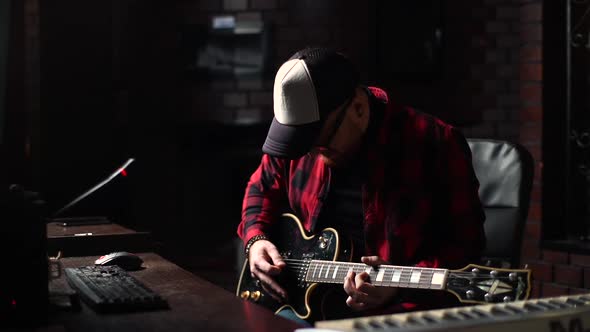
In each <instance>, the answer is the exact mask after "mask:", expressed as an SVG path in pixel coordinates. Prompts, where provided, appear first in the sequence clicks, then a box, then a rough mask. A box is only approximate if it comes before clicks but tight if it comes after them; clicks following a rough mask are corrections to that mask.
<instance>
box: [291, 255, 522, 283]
mask: <svg viewBox="0 0 590 332" xmlns="http://www.w3.org/2000/svg"><path fill="white" fill-rule="evenodd" d="M283 260H284V261H287V262H289V264H287V266H289V267H294V268H304V267H308V268H309V267H311V266H312V264H311V262H310V261H308V260H300V259H292V258H286V259H283ZM329 262H330V264H334V265H336V266H347V267H352V268H353V270H354V269H355V268H356V269H361V270H362V272H364V271H366V268H367V267H368V266H369V265H363V264H362V263H346V262H334V261H329ZM339 263H341V264H339ZM315 264H318V265H320V264H321V263H317V261H315ZM389 269H391V268H389ZM393 269H397V270H402V272H401V275H400V279H401V278H408V279H409V278H411V276H407V274H408V272H411V270H413V268H412V267H400V268H395V267H394V268H393ZM419 269H422V271H421V272H422V273H432V274H434V272H435V270H434V269H429V268H422V267H420V268H419ZM404 270H405V272H406V273H404ZM347 272H348V271H347ZM449 272H450V274H451V275H452V276H458V277H471V279H481V280H486V279H490V278H492V279H499V280H506V279H510V277H509V276H496V277H490V276H485V275H474V274H473V273H472V272H451V271H449ZM410 274H411V273H410ZM337 275H340V274H339V273H337Z"/></svg>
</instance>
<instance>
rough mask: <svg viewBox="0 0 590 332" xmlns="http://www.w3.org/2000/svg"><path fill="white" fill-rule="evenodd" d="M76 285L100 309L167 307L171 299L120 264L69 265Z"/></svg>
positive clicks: (71, 281) (68, 274) (68, 272)
mask: <svg viewBox="0 0 590 332" xmlns="http://www.w3.org/2000/svg"><path fill="white" fill-rule="evenodd" d="M64 271H65V275H66V279H67V280H68V283H69V284H70V286H72V288H74V289H75V290H77V291H78V293H79V294H80V297H81V298H82V300H83V301H84V302H86V303H87V304H88V305H90V306H91V307H93V308H94V309H95V310H96V311H99V312H126V311H143V310H154V309H165V308H167V307H168V304H167V302H166V301H165V300H164V299H162V297H161V296H160V295H158V294H157V293H155V292H154V291H152V290H151V289H150V288H148V287H147V286H145V285H144V284H142V283H141V282H140V281H139V280H137V279H136V278H135V277H133V276H132V275H130V274H129V273H128V272H127V271H125V270H123V269H122V268H120V267H119V266H117V265H111V266H101V265H92V266H84V267H78V268H65V269H64Z"/></svg>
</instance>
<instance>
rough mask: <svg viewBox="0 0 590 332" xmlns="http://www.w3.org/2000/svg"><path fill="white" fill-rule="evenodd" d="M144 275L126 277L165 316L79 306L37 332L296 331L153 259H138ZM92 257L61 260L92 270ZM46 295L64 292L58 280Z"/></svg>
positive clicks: (288, 323)
mask: <svg viewBox="0 0 590 332" xmlns="http://www.w3.org/2000/svg"><path fill="white" fill-rule="evenodd" d="M139 256H140V257H141V258H143V260H144V263H143V266H144V267H145V269H144V270H141V271H134V272H130V273H131V274H132V275H133V276H135V277H136V278H137V279H139V280H140V281H142V282H143V283H145V284H146V285H147V286H148V287H150V288H151V289H153V290H154V291H156V292H158V293H159V294H160V295H161V296H162V297H163V298H165V299H166V300H167V301H168V304H169V305H170V309H169V310H162V311H150V312H140V313H128V314H98V313H96V312H95V311H93V310H92V309H91V308H89V307H87V306H86V305H85V304H84V303H82V308H81V310H80V311H78V312H59V313H57V314H53V315H51V316H50V318H49V324H48V326H47V327H44V328H42V329H41V330H42V331H83V332H90V331H101V332H102V331H175V332H177V331H256V332H266V331H269V332H270V331H274V332H277V331H293V330H295V329H297V328H300V327H302V326H300V325H298V324H297V323H295V322H292V321H290V320H287V319H284V318H282V317H279V316H275V315H274V314H273V313H272V312H270V311H269V310H267V309H265V308H262V307H261V306H258V305H256V304H253V303H250V302H247V301H243V300H241V299H239V298H237V297H236V296H235V294H233V293H230V292H228V291H227V290H225V289H223V288H221V287H218V286H216V285H214V284H212V283H210V282H208V281H206V280H204V279H201V278H199V277H197V276H195V275H193V274H191V273H189V272H188V271H186V270H183V269H182V268H180V267H179V266H177V265H175V264H173V263H171V262H169V261H167V260H165V259H164V258H162V257H160V256H159V255H157V254H154V253H145V254H139ZM96 258H97V257H96V256H90V257H71V258H64V259H61V262H62V265H63V267H77V266H84V265H89V264H92V263H93V261H94V260H95V259H96ZM50 286H51V287H50V289H55V288H57V289H60V288H62V289H63V288H64V287H66V288H69V286H68V285H67V281H66V280H65V278H64V277H63V275H62V277H61V278H59V279H56V280H54V281H52V282H51V284H50Z"/></svg>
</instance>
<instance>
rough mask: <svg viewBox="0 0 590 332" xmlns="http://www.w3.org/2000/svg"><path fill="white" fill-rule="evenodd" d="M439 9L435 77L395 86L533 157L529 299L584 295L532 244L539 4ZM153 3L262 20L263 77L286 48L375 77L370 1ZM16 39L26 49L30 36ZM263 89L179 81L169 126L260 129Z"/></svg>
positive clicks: (580, 269) (266, 88)
mask: <svg viewBox="0 0 590 332" xmlns="http://www.w3.org/2000/svg"><path fill="white" fill-rule="evenodd" d="M27 3H29V4H35V3H36V1H28V2H27ZM444 3H445V8H444V10H443V12H444V18H443V21H444V28H445V34H446V35H445V38H446V39H445V40H446V42H447V44H446V49H445V55H444V57H443V76H444V77H443V78H442V79H439V80H433V81H431V82H423V83H421V84H420V83H414V84H411V85H407V86H404V87H400V89H401V90H402V91H403V92H404V93H405V92H407V93H408V95H409V96H411V98H414V100H416V101H418V100H419V99H422V100H425V99H429V98H424V96H428V97H430V96H433V98H431V99H432V103H433V104H436V105H437V106H440V107H439V108H440V109H441V110H440V115H443V116H444V117H446V118H448V119H451V120H453V121H454V122H457V123H461V122H463V123H464V125H462V129H464V131H465V133H466V135H467V136H470V137H490V138H499V139H508V140H513V141H516V142H519V143H521V144H522V145H524V146H525V147H526V148H527V149H529V151H531V153H532V154H533V156H534V158H535V179H534V184H533V193H532V201H531V206H530V211H529V215H528V216H529V217H528V220H527V223H526V229H525V234H524V240H523V245H522V250H521V257H522V259H521V261H522V264H523V265H524V264H528V266H529V267H530V268H532V269H533V275H534V287H533V296H535V297H537V296H551V295H559V294H567V293H576V292H585V290H586V289H588V288H590V259H589V258H588V256H585V255H579V254H574V253H568V252H560V251H552V250H543V249H541V248H540V245H539V243H540V239H541V231H542V229H541V220H542V213H541V196H542V183H541V174H542V170H543V168H542V167H543V161H544V160H543V156H542V152H541V148H542V141H541V139H542V128H543V107H542V102H541V101H542V87H543V76H542V69H543V68H542V60H543V59H542V26H543V22H542V18H543V16H542V15H543V6H542V3H543V1H542V0H464V1H459V0H457V1H446V2H444ZM160 5H161V6H166V7H167V8H169V7H173V9H174V12H175V13H174V15H173V16H174V17H175V18H176V19H175V20H174V24H204V25H208V24H210V20H211V18H212V17H213V16H214V15H219V14H228V13H229V14H233V15H236V18H238V19H249V18H253V17H254V18H258V17H259V18H262V19H263V20H264V21H267V22H269V23H270V24H271V26H272V43H271V45H272V47H271V54H270V59H271V61H270V63H269V72H271V73H272V72H274V71H275V70H276V69H277V68H278V66H279V65H280V63H281V62H282V61H284V60H285V59H286V58H287V57H288V56H289V55H291V54H292V53H293V52H294V51H295V50H297V49H300V48H302V47H305V46H308V45H318V44H321V45H325V46H331V47H335V48H338V49H341V50H344V51H345V52H347V53H348V54H349V55H350V57H351V58H352V59H353V61H355V62H356V63H358V64H359V67H360V68H361V70H362V71H363V76H364V77H363V78H365V79H371V78H372V76H371V75H373V74H375V71H376V70H378V69H377V68H374V59H375V54H376V53H375V52H377V51H378V50H376V49H375V47H374V46H375V39H374V38H373V36H372V34H373V33H374V31H375V25H374V22H373V18H374V17H373V15H374V8H375V7H374V6H375V2H374V1H368V2H358V1H339V0H298V1H293V0H291V1H289V0H178V1H175V2H173V3H170V2H164V1H162V2H161V3H160ZM31 8H32V7H31ZM31 13H33V12H32V11H31ZM27 24H28V25H30V26H33V28H32V29H30V30H28V31H36V30H35V29H34V25H35V24H36V22H35V20H34V17H33V16H27ZM171 30H173V29H171ZM26 38H27V43H30V44H28V45H31V47H33V48H34V47H35V44H34V38H35V36H34V35H30V36H27V37H26ZM28 38H31V39H28ZM167 39H168V40H169V38H167ZM29 63H30V66H31V67H30V68H29V69H31V70H32V72H31V73H28V74H27V75H34V71H38V68H36V67H35V64H36V62H35V61H32V62H29ZM29 77H34V76H29ZM392 86H394V85H392ZM271 88H272V75H268V76H265V77H261V78H250V79H237V78H225V79H215V80H212V81H206V82H199V81H195V82H183V84H178V85H177V90H178V91H176V95H175V97H177V98H178V100H179V102H178V104H177V105H176V108H175V109H174V110H172V111H170V112H173V113H170V116H172V117H176V119H177V122H178V123H198V122H200V121H203V120H207V121H210V120H213V121H218V122H224V123H251V122H265V121H268V120H270V118H271V117H272V108H271V102H272V100H271ZM29 89H30V90H29V91H28V95H30V96H31V97H32V98H35V91H33V90H34V89H35V88H34V87H33V86H30V87H29ZM411 98H410V100H411ZM34 105H35V104H30V105H29V107H30V109H34V108H35V107H37V106H34ZM174 112H175V113H174Z"/></svg>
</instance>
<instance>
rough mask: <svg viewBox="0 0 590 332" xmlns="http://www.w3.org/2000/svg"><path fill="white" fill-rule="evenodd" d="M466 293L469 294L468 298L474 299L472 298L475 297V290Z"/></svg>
mask: <svg viewBox="0 0 590 332" xmlns="http://www.w3.org/2000/svg"><path fill="white" fill-rule="evenodd" d="M465 295H467V298H468V299H472V298H474V297H475V292H474V291H472V290H468V291H466V292H465Z"/></svg>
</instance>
